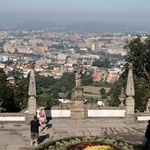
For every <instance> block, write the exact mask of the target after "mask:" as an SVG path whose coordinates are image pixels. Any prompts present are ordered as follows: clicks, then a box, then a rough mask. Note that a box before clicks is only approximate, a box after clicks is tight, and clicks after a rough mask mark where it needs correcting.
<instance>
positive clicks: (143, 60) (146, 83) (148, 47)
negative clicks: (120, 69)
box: [121, 35, 150, 110]
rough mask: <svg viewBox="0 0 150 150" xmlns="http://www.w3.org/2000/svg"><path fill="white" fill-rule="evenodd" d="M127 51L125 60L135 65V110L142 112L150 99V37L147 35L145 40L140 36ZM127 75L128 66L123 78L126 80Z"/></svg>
mask: <svg viewBox="0 0 150 150" xmlns="http://www.w3.org/2000/svg"><path fill="white" fill-rule="evenodd" d="M125 49H126V50H127V55H126V56H125V60H126V61H127V62H129V63H132V65H133V74H134V83H135V96H134V99H135V108H136V109H138V110H141V108H142V109H143V108H145V107H146V103H147V101H148V98H150V59H149V58H150V36H149V35H147V37H146V39H144V40H143V39H142V37H141V36H138V37H137V38H135V39H133V40H132V41H130V42H128V43H127V45H126V46H125ZM127 73H128V64H126V65H125V67H124V73H123V74H122V76H121V78H122V79H124V80H126V78H127Z"/></svg>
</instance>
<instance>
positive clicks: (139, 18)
mask: <svg viewBox="0 0 150 150" xmlns="http://www.w3.org/2000/svg"><path fill="white" fill-rule="evenodd" d="M0 14H3V15H6V17H7V16H9V17H14V18H15V19H14V20H18V21H19V20H20V21H26V20H33V19H34V20H37V19H38V20H44V21H49V22H54V23H72V22H81V21H101V22H117V23H120V24H121V23H126V24H128V23H130V24H143V25H150V0H0Z"/></svg>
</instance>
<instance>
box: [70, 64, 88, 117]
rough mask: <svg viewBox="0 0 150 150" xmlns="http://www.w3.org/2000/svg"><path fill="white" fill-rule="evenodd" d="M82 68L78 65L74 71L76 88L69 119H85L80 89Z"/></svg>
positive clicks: (81, 90) (81, 88)
mask: <svg viewBox="0 0 150 150" xmlns="http://www.w3.org/2000/svg"><path fill="white" fill-rule="evenodd" d="M82 70H83V68H82V66H81V65H80V64H78V65H77V67H76V68H75V70H74V73H75V79H76V87H75V94H74V97H73V100H74V105H73V106H72V107H71V119H85V118H86V109H85V107H84V96H83V87H82V80H81V78H82Z"/></svg>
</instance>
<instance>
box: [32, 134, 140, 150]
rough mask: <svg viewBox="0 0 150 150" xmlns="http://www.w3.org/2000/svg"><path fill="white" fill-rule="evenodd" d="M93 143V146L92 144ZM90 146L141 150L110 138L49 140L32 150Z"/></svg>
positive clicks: (72, 149)
mask: <svg viewBox="0 0 150 150" xmlns="http://www.w3.org/2000/svg"><path fill="white" fill-rule="evenodd" d="M94 143H95V144H94ZM85 145H86V146H87V147H88V146H90V145H105V146H110V147H111V148H112V150H142V148H140V146H137V145H133V144H131V143H129V142H126V141H123V140H121V139H115V138H111V137H97V136H86V137H69V138H64V139H59V140H50V141H48V142H46V143H44V144H41V145H39V146H38V147H36V148H32V150H82V149H84V148H86V147H85Z"/></svg>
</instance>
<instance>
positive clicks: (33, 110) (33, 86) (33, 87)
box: [27, 63, 37, 122]
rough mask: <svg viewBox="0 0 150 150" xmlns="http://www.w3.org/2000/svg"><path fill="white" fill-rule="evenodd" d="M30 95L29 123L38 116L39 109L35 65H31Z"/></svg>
mask: <svg viewBox="0 0 150 150" xmlns="http://www.w3.org/2000/svg"><path fill="white" fill-rule="evenodd" d="M28 95H29V99H28V117H27V121H28V122H29V121H30V120H31V119H32V118H33V116H34V115H36V109H37V106H36V84H35V75H34V63H32V64H31V71H30V81H29V90H28Z"/></svg>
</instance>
